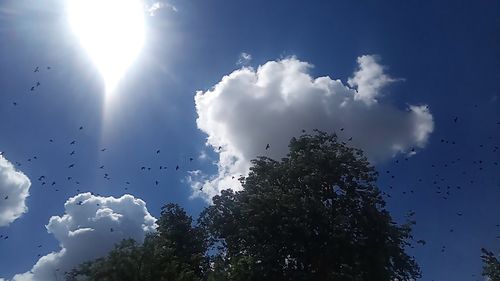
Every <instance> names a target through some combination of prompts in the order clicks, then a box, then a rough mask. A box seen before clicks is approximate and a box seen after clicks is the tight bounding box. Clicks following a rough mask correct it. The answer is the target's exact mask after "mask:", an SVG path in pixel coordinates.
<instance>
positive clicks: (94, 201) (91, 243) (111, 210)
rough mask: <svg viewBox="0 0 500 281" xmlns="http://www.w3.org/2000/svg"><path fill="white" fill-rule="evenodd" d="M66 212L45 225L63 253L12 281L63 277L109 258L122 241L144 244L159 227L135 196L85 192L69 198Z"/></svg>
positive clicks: (39, 261) (43, 280) (40, 262)
mask: <svg viewBox="0 0 500 281" xmlns="http://www.w3.org/2000/svg"><path fill="white" fill-rule="evenodd" d="M64 209H65V212H66V213H65V214H64V215H63V216H53V217H52V218H50V220H49V224H48V225H46V228H47V231H48V232H49V233H52V234H53V235H54V237H55V238H56V239H57V240H58V241H59V245H60V246H61V250H60V251H58V252H52V253H50V254H47V255H45V256H43V257H41V258H40V259H39V260H38V262H37V263H36V264H35V265H34V266H33V268H32V269H31V270H30V271H29V272H26V273H23V274H17V275H16V276H14V278H13V279H12V280H13V281H27V280H30V281H46V280H53V279H54V278H55V276H58V278H62V277H63V275H64V272H65V271H69V270H71V269H72V268H74V267H75V266H76V265H78V264H80V263H82V262H84V261H87V260H91V259H94V258H97V257H100V256H104V255H106V253H108V252H109V250H111V249H112V248H113V247H114V245H115V244H116V243H118V242H120V241H121V240H123V239H127V238H132V239H134V240H136V241H138V242H140V243H142V241H144V237H145V235H146V234H147V233H148V232H152V231H154V230H155V228H156V224H155V221H156V219H155V218H154V217H152V216H151V215H150V214H149V212H148V210H147V208H146V203H145V202H144V201H142V200H141V199H136V198H134V197H133V196H132V195H124V196H122V197H120V198H114V197H99V196H94V195H92V194H90V193H82V194H79V195H77V196H75V197H72V198H69V199H68V201H66V203H65V204H64Z"/></svg>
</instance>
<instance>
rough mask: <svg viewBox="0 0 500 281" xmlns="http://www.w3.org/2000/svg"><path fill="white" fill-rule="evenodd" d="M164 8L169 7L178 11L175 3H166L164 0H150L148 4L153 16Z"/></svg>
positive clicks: (149, 11)
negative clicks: (153, 0)
mask: <svg viewBox="0 0 500 281" xmlns="http://www.w3.org/2000/svg"><path fill="white" fill-rule="evenodd" d="M164 8H168V9H171V10H172V11H174V12H177V8H176V7H175V6H174V5H172V4H169V3H166V2H164V1H155V2H149V3H148V4H147V10H148V13H149V14H150V15H151V16H154V15H155V14H156V13H157V12H158V10H160V9H164Z"/></svg>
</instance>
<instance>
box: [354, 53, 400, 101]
mask: <svg viewBox="0 0 500 281" xmlns="http://www.w3.org/2000/svg"><path fill="white" fill-rule="evenodd" d="M377 59H378V58H377V57H376V56H361V57H358V64H359V69H358V70H357V71H356V72H355V73H354V77H351V78H349V80H347V83H348V84H349V86H351V87H353V88H355V89H356V93H355V94H354V99H355V100H361V101H363V102H365V103H366V104H368V105H371V104H372V103H376V102H377V97H378V96H380V94H381V92H380V91H381V90H382V89H383V88H384V87H385V86H386V85H387V84H389V83H391V82H394V81H396V79H393V78H391V77H389V76H388V75H386V74H385V73H384V67H383V66H382V65H380V64H378V63H377Z"/></svg>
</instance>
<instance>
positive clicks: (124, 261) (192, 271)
mask: <svg viewBox="0 0 500 281" xmlns="http://www.w3.org/2000/svg"><path fill="white" fill-rule="evenodd" d="M158 225H159V227H158V232H157V233H155V234H151V235H149V236H147V237H146V239H145V240H144V243H143V245H137V243H136V242H135V241H133V240H124V241H122V242H121V243H120V244H119V245H118V246H117V247H116V248H115V249H114V250H112V251H111V252H110V253H109V254H108V256H107V257H105V258H101V259H97V260H94V261H92V262H87V263H84V264H82V265H81V266H80V267H79V268H77V269H75V270H73V271H72V272H70V273H69V274H68V275H67V280H69V281H71V280H78V276H86V277H87V278H88V280H89V281H93V280H96V281H97V280H99V281H128V280H130V281H139V280H141V281H149V280H151V281H159V280H168V281H198V280H202V279H203V276H204V274H205V273H204V271H205V270H207V268H208V264H207V258H206V257H205V251H206V246H205V244H206V243H205V238H204V237H205V236H204V235H203V232H201V231H200V229H199V228H196V227H192V219H191V217H189V216H188V215H187V214H186V213H185V212H184V210H182V209H181V208H180V207H179V206H177V205H175V204H168V205H167V206H165V207H163V209H162V215H161V218H160V220H159V221H158Z"/></svg>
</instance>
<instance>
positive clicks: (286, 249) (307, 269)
mask: <svg viewBox="0 0 500 281" xmlns="http://www.w3.org/2000/svg"><path fill="white" fill-rule="evenodd" d="M289 147H290V151H289V154H288V155H287V157H286V158H283V159H282V160H281V161H275V160H272V159H269V158H266V157H259V158H258V159H256V160H253V161H252V163H253V166H252V168H251V172H250V174H249V176H248V177H246V178H244V179H241V181H242V186H243V190H242V191H237V192H234V191H232V190H225V191H223V192H222V194H221V195H220V196H215V197H214V198H213V205H211V206H208V207H207V208H206V209H205V210H204V211H203V212H202V213H201V215H200V217H199V218H198V220H197V221H196V222H193V219H192V218H191V217H190V216H188V215H187V214H186V212H185V211H184V210H183V209H182V208H181V207H179V206H177V205H175V204H168V205H166V206H165V207H164V208H163V209H162V213H161V217H160V219H159V221H158V225H159V227H158V229H157V232H156V233H152V234H150V235H149V236H147V237H146V239H145V241H144V243H143V244H142V245H139V244H137V243H136V242H134V241H132V240H126V241H123V242H122V243H120V244H119V245H118V246H117V247H116V248H115V249H114V250H113V251H111V252H110V253H109V254H108V256H106V257H104V258H100V259H97V260H94V261H90V262H87V263H84V264H82V265H80V266H79V267H78V268H76V269H75V270H73V271H72V272H71V273H68V274H67V277H68V280H80V279H79V278H80V277H83V276H85V277H86V278H87V279H86V280H99V281H108V280H110V281H111V280H113V281H114V280H116V281H127V280H148V281H149V280H151V281H153V280H154V281H159V280H168V281H198V280H200V281H201V280H207V281H219V280H231V281H233V280H234V281H253V280H255V281H257V280H259V281H262V280H269V281H280V280H283V281H285V280H290V281H291V280H293V281H300V280H304V281H305V280H307V281H309V280H335V281H343V280H346V281H347V280H349V281H350V280H360V281H362V280H370V281H382V280H383V281H389V280H399V281H407V280H408V281H409V280H415V279H416V278H419V277H420V269H419V267H418V265H417V264H416V262H415V260H414V258H413V257H410V256H409V255H408V254H406V253H405V248H406V246H408V245H410V243H412V242H413V238H412V236H411V226H412V225H413V223H414V222H412V221H408V222H407V223H406V224H403V225H398V224H397V223H395V222H394V221H393V219H392V218H391V216H390V214H389V213H388V212H387V211H386V210H385V208H384V206H385V202H384V200H383V198H382V196H381V193H380V191H379V189H378V188H377V186H376V185H375V182H376V179H377V173H376V172H375V170H374V168H373V167H372V166H371V165H370V164H369V163H368V161H367V159H366V158H365V157H364V156H363V153H362V151H360V150H357V149H353V148H349V147H347V146H345V145H343V144H342V143H340V142H339V141H338V140H337V137H336V136H335V135H328V134H326V133H323V132H316V133H315V134H313V135H309V134H305V135H302V136H301V137H299V138H294V139H292V140H291V142H290V145H289Z"/></svg>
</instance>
